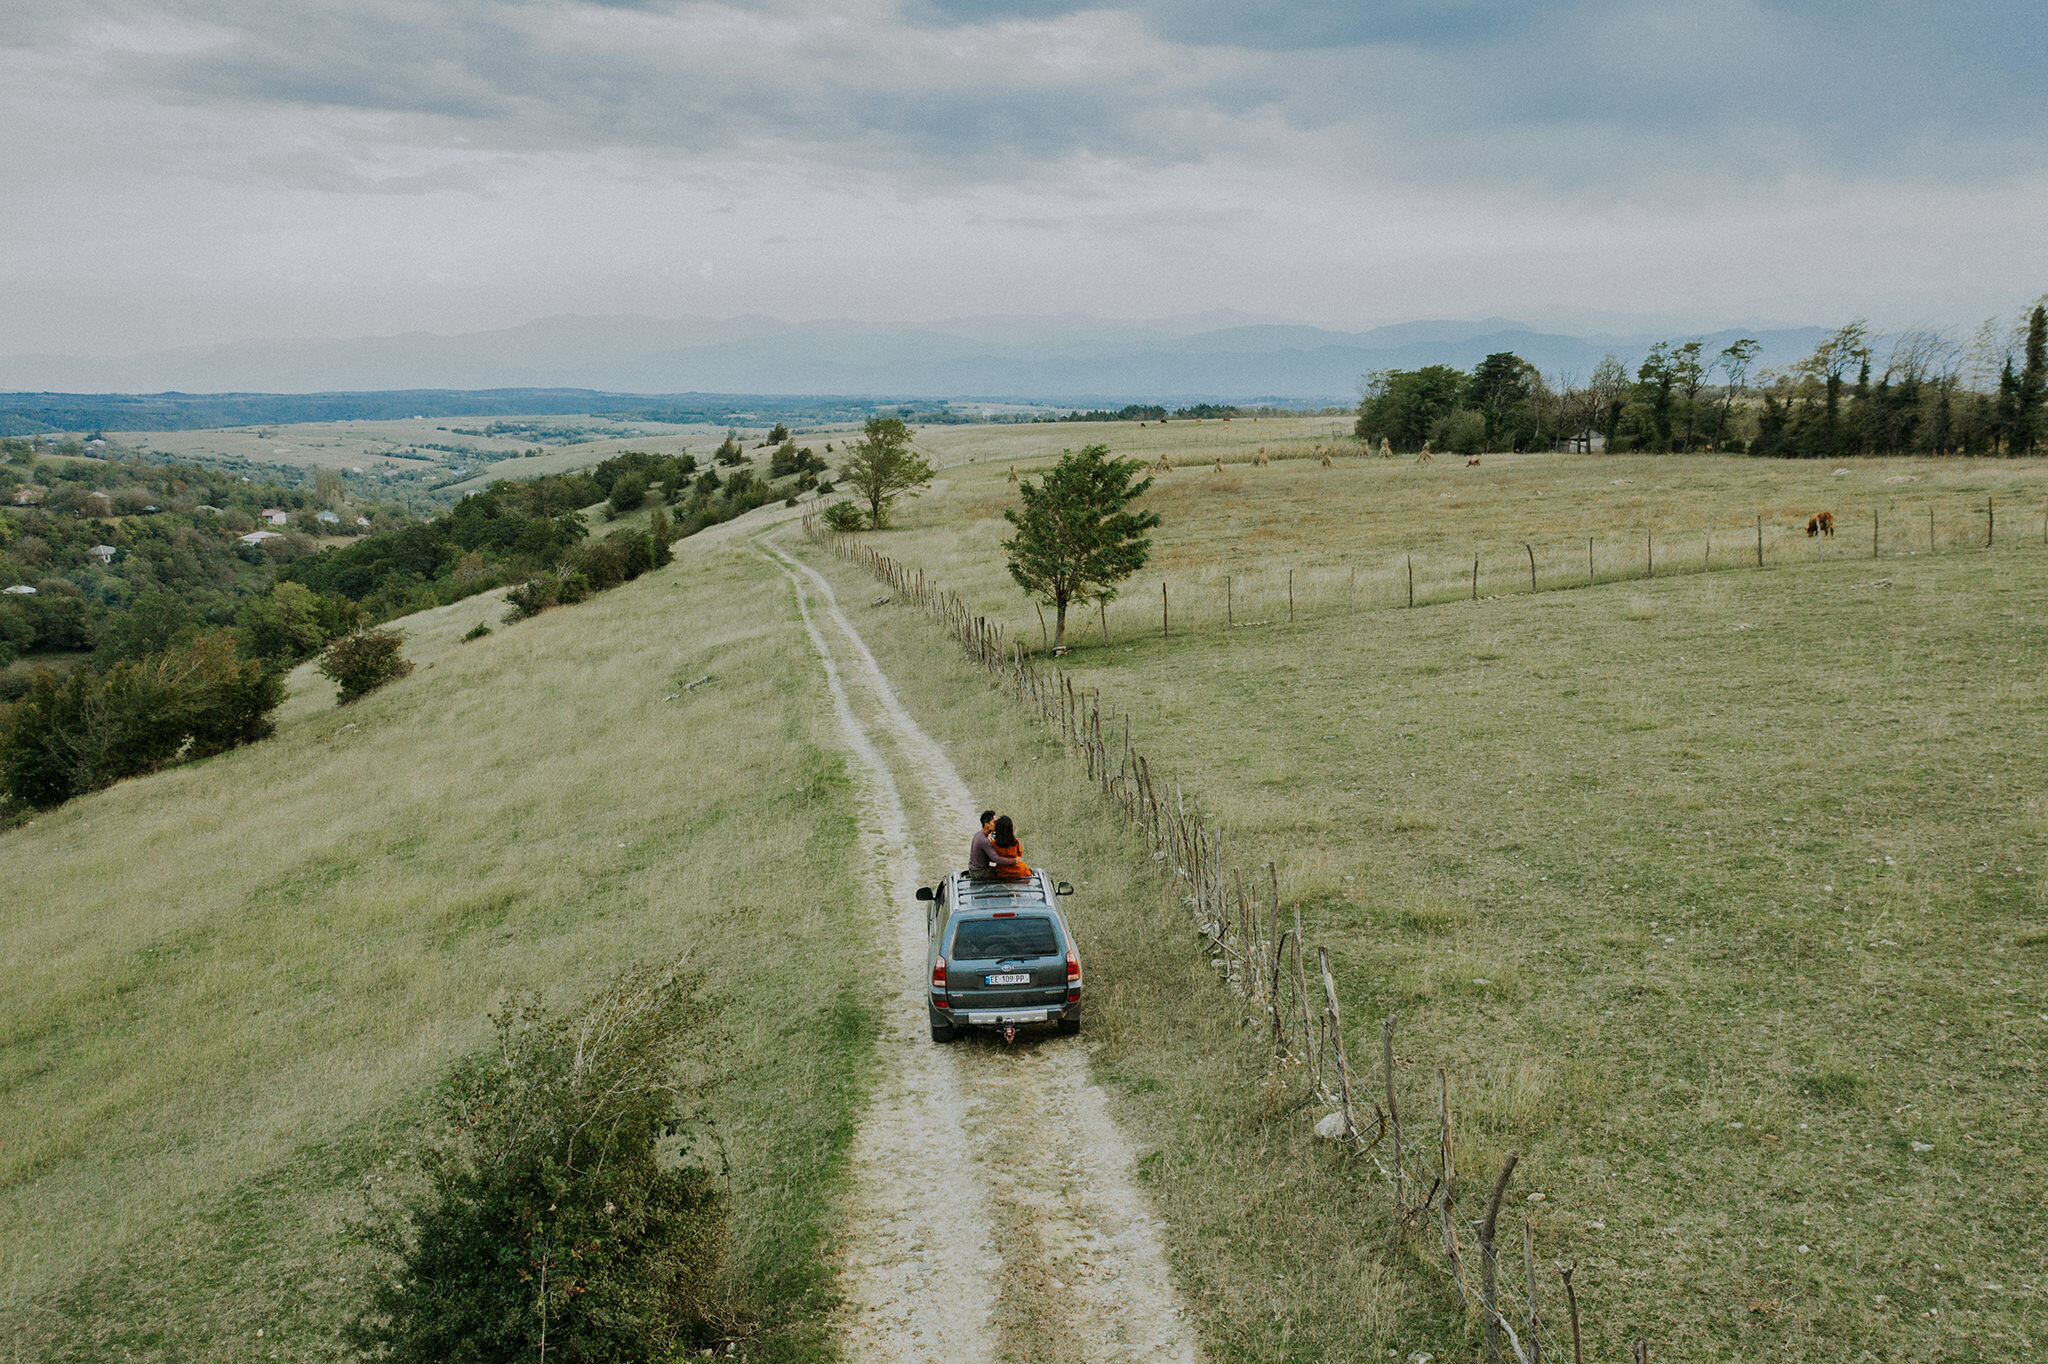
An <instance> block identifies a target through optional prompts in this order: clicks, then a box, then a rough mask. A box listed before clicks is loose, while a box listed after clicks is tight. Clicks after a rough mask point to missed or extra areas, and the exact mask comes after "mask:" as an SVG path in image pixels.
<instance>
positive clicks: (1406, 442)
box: [1353, 365, 1469, 450]
mask: <svg viewBox="0 0 2048 1364" xmlns="http://www.w3.org/2000/svg"><path fill="white" fill-rule="evenodd" d="M1468 383H1469V381H1468V380H1467V379H1466V377H1465V375H1464V374H1462V373H1461V372H1459V371H1458V370H1455V369H1452V368H1451V367H1450V366H1449V365H1424V366H1423V367H1422V368H1421V369H1415V370H1402V369H1381V370H1374V371H1373V372H1372V373H1370V374H1368V375H1366V376H1365V385H1364V397H1363V399H1362V400H1361V401H1360V403H1359V404H1358V421H1357V423H1356V424H1355V426H1354V427H1353V430H1354V432H1355V433H1356V434H1357V436H1358V437H1359V439H1361V440H1366V439H1370V438H1372V437H1375V436H1385V437H1387V438H1388V439H1389V440H1391V441H1392V442H1393V443H1394V448H1395V449H1397V450H1420V449H1421V448H1422V443H1423V442H1424V441H1425V440H1428V439H1429V438H1430V432H1431V430H1432V429H1433V428H1434V427H1435V426H1436V424H1437V422H1438V421H1440V420H1442V419H1443V418H1444V417H1447V416H1449V415H1450V414H1451V413H1453V412H1455V411H1457V410H1458V409H1459V408H1461V407H1463V406H1465V399H1466V391H1467V386H1468Z"/></svg>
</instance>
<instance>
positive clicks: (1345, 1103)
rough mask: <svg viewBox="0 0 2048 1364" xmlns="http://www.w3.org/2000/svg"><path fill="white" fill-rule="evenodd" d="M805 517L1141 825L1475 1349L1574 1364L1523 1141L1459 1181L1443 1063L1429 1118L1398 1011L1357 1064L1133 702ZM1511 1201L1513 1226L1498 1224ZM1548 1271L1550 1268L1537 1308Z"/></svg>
mask: <svg viewBox="0 0 2048 1364" xmlns="http://www.w3.org/2000/svg"><path fill="white" fill-rule="evenodd" d="M804 530H805V533H806V534H808V535H809V536H810V537H811V539H812V540H813V541H815V542H817V543H818V544H820V545H822V546H823V547H825V548H827V549H829V550H830V551H831V552H832V553H834V554H836V555H838V556H839V557H840V558H842V559H845V560H846V561H848V562H850V563H853V564H856V565H858V566H860V567H862V568H865V569H867V570H868V571H869V572H870V573H872V574H873V575H874V576H875V577H876V578H877V579H879V580H880V581H881V582H882V583H884V584H885V585H886V586H887V587H888V588H889V589H890V591H891V594H892V596H893V597H894V598H895V599H896V600H898V601H900V602H902V603H903V604H905V605H909V606H912V607H915V608H916V609H917V610H919V611H921V612H922V613H924V614H925V615H926V616H927V617H928V618H929V619H930V620H931V621H932V623H933V624H935V625H937V626H938V627H939V628H940V629H942V630H944V631H945V632H946V633H947V634H949V635H950V636H952V637H953V639H955V640H956V641H958V643H959V644H960V647H961V649H962V651H963V652H964V653H965V655H966V657H967V659H968V660H969V662H971V663H973V664H974V665H975V666H976V667H978V668H980V669H981V670H982V671H983V672H984V673H986V674H987V675H988V676H989V678H990V679H991V681H992V682H993V683H994V684H995V685H996V686H997V687H998V688H999V689H1001V690H1002V691H1004V692H1006V693H1008V694H1009V695H1010V696H1011V698H1012V699H1013V700H1014V701H1016V702H1017V703H1018V704H1019V705H1020V706H1022V707H1023V708H1024V709H1025V710H1026V711H1027V712H1028V713H1029V714H1030V715H1031V716H1032V717H1033V718H1034V719H1035V720H1036V721H1038V722H1039V723H1040V724H1041V725H1043V726H1045V727H1046V728H1047V729H1048V730H1050V731H1051V732H1052V733H1053V734H1054V735H1056V736H1057V737H1058V738H1059V739H1060V740H1061V742H1062V743H1063V744H1065V745H1066V747H1067V748H1069V749H1070V750H1072V751H1074V752H1076V753H1078V754H1079V755H1080V756H1081V758H1082V760H1083V761H1084V763H1085V765H1086V770H1087V776H1088V780H1089V782H1090V783H1091V784H1092V785H1093V786H1094V787H1095V788H1096V791H1097V793H1098V794H1099V796H1100V797H1101V799H1102V800H1103V801H1104V802H1105V803H1106V804H1107V805H1108V806H1109V807H1110V808H1111V809H1113V810H1115V811H1116V812H1117V813H1118V815H1119V816H1120V817H1121V818H1122V819H1123V821H1124V822H1125V823H1126V824H1127V825H1128V826H1130V827H1131V828H1133V829H1136V830H1137V831H1139V832H1140V833H1142V834H1143V835H1144V836H1145V837H1146V839H1147V840H1148V841H1149V842H1150V843H1151V845H1152V848H1153V857H1154V860H1155V861H1156V862H1157V863H1158V864H1159V866H1160V869H1161V871H1162V872H1163V873H1164V874H1165V875H1167V876H1168V877H1170V878H1171V879H1172V881H1173V883H1174V884H1175V885H1176V887H1177V888H1178V889H1179V890H1180V891H1181V894H1182V902H1183V904H1184V905H1185V906H1186V907H1187V909H1188V911H1189V914H1190V916H1191V917H1192V919H1193V922H1194V926H1195V928H1196V930H1197V931H1198V932H1199V933H1200V934H1201V936H1202V938H1203V939H1204V941H1205V942H1206V943H1207V944H1208V947H1209V949H1210V953H1211V960H1212V962H1213V963H1214V964H1215V966H1216V967H1217V970H1218V972H1219V974H1220V976H1221V978H1222V980H1223V981H1224V983H1225V984H1226V985H1227V986H1228V988H1229V992H1230V995H1231V997H1232V998H1233V999H1234V1000H1235V1001H1236V1007H1238V1008H1239V1009H1240V1010H1241V1011H1242V1013H1243V1015H1244V1017H1245V1018H1246V1020H1247V1021H1248V1022H1250V1023H1253V1024H1255V1025H1256V1026H1257V1028H1258V1030H1259V1033H1260V1036H1261V1037H1262V1039H1263V1045H1266V1046H1270V1048H1271V1052H1272V1061H1273V1066H1274V1068H1275V1070H1276V1071H1277V1072H1279V1073H1281V1074H1283V1075H1285V1076H1288V1077H1299V1080H1300V1083H1301V1086H1302V1091H1301V1099H1302V1102H1303V1103H1304V1104H1305V1105H1320V1106H1321V1107H1322V1108H1323V1109H1324V1110H1325V1112H1324V1116H1323V1117H1322V1118H1321V1120H1320V1121H1319V1122H1318V1123H1317V1124H1316V1132H1317V1135H1318V1136H1320V1137H1322V1138H1324V1139H1326V1140H1328V1141H1330V1142H1332V1143H1334V1144H1335V1145H1336V1146H1337V1147H1338V1149H1340V1150H1342V1151H1344V1152H1345V1153H1346V1154H1347V1155H1348V1156H1350V1157H1351V1158H1353V1159H1357V1160H1361V1161H1365V1162H1369V1163H1370V1164H1371V1166H1372V1167H1373V1168H1374V1169H1376V1170H1377V1171H1378V1173H1379V1175H1380V1176H1381V1180H1382V1182H1383V1183H1384V1184H1385V1186H1386V1188H1387V1191H1388V1194H1389V1205H1388V1209H1387V1213H1388V1217H1389V1219H1390V1221H1391V1224H1392V1226H1393V1228H1394V1229H1395V1230H1396V1231H1397V1232H1398V1233H1400V1234H1401V1235H1403V1236H1406V1237H1409V1238H1411V1239H1412V1240H1414V1241H1415V1242H1416V1243H1417V1244H1418V1245H1419V1246H1420V1247H1421V1248H1422V1249H1424V1250H1425V1251H1426V1252H1427V1253H1428V1259H1429V1262H1430V1263H1432V1264H1433V1265H1435V1266H1436V1268H1438V1269H1439V1270H1440V1271H1442V1273H1443V1274H1444V1275H1445V1277H1446V1278H1447V1279H1448V1281H1449V1283H1450V1285H1451V1287H1452V1289H1453V1291H1454V1292H1455V1293H1456V1294H1457V1296H1458V1298H1459V1300H1460V1301H1461V1302H1462V1303H1464V1304H1465V1306H1466V1308H1467V1309H1468V1310H1469V1311H1471V1312H1472V1313H1474V1314H1475V1315H1476V1317H1477V1319H1478V1321H1479V1324H1480V1326H1481V1329H1482V1330H1483V1332H1484V1336H1485V1349H1486V1359H1487V1361H1488V1364H1502V1362H1503V1361H1505V1360H1507V1359H1510V1358H1511V1359H1513V1360H1515V1361H1517V1364H1542V1360H1543V1359H1544V1357H1545V1356H1546V1355H1548V1356H1549V1357H1551V1358H1553V1359H1564V1358H1569V1359H1570V1360H1571V1361H1572V1364H1583V1360H1584V1351H1583V1345H1582V1334H1583V1333H1582V1322H1581V1315H1580V1302H1579V1292H1578V1285H1577V1284H1576V1283H1575V1282H1574V1278H1573V1275H1574V1272H1575V1271H1576V1269H1577V1262H1576V1261H1573V1262H1570V1263H1567V1262H1563V1261H1551V1262H1550V1264H1549V1266H1548V1267H1547V1268H1548V1270H1549V1274H1539V1273H1538V1269H1537V1254H1536V1226H1535V1222H1534V1214H1533V1212H1532V1211H1531V1208H1530V1205H1528V1204H1527V1203H1519V1204H1509V1203H1508V1202H1507V1192H1508V1189H1509V1186H1510V1184H1511V1182H1512V1181H1513V1178H1514V1175H1515V1172H1516V1169H1517V1168H1518V1167H1519V1164H1520V1161H1521V1155H1520V1152H1519V1151H1514V1150H1511V1151H1509V1152H1507V1153H1506V1155H1505V1157H1504V1158H1503V1159H1502V1162H1501V1165H1500V1168H1499V1170H1497V1171H1495V1172H1493V1173H1492V1175H1491V1176H1490V1178H1489V1177H1481V1178H1480V1179H1479V1180H1478V1181H1477V1182H1476V1183H1472V1184H1469V1185H1468V1183H1467V1182H1466V1179H1465V1177H1464V1176H1463V1175H1462V1174H1461V1173H1460V1171H1459V1169H1458V1163H1457V1142H1456V1132H1457V1124H1456V1120H1455V1115H1454V1111H1453V1105H1452V1097H1451V1091H1452V1079H1451V1076H1450V1074H1449V1071H1448V1070H1447V1069H1446V1068H1445V1067H1442V1066H1438V1067H1436V1068H1435V1070H1436V1075H1435V1085H1434V1087H1433V1093H1432V1094H1431V1095H1429V1096H1425V1109H1424V1111H1425V1112H1426V1113H1427V1114H1428V1116H1427V1117H1426V1118H1425V1119H1424V1121H1423V1122H1422V1123H1420V1124H1416V1123H1414V1122H1412V1121H1410V1122H1406V1123H1404V1120H1403V1116H1402V1115H1403V1112H1404V1101H1403V1097H1402V1093H1401V1088H1402V1086H1401V1084H1400V1078H1399V1075H1398V1073H1397V1070H1396V1066H1395V1054H1394V1037H1395V1028H1396V1022H1397V1020H1396V1019H1395V1017H1394V1016H1392V1015H1389V1016H1388V1017H1386V1018H1384V1019H1382V1020H1380V1024H1379V1028H1378V1034H1379V1035H1378V1037H1377V1039H1375V1040H1376V1041H1377V1044H1378V1046H1377V1051H1378V1056H1377V1058H1376V1059H1375V1061H1374V1062H1369V1063H1367V1066H1366V1068H1365V1069H1363V1070H1361V1069H1359V1068H1357V1067H1355V1066H1354V1065H1353V1063H1352V1061H1351V1059H1350V1057H1351V1048H1350V1047H1349V1046H1347V1036H1346V1025H1345V1022H1344V1017H1343V1009H1342V1005H1341V1002H1340V1000H1339V998H1338V991H1337V984H1336V978H1335V976H1334V975H1333V974H1332V972H1331V969H1330V953H1329V949H1328V948H1327V947H1323V946H1317V947H1315V948H1313V949H1311V948H1310V947H1309V946H1308V945H1307V941H1306V937H1305V933H1304V929H1303V927H1302V922H1301V906H1300V905H1299V904H1295V905H1292V906H1286V907H1283V905H1282V903H1281V896H1280V879H1279V872H1278V870H1277V868H1276V867H1275V866H1274V864H1273V863H1271V862H1268V863H1265V864H1263V865H1262V866H1261V867H1260V869H1259V871H1258V872H1256V873H1254V874H1253V876H1252V877H1251V878H1250V880H1249V881H1247V878H1246V877H1245V875H1244V873H1243V871H1242V869H1241V868H1239V867H1236V866H1229V865H1227V864H1226V861H1225V857H1224V832H1223V829H1222V828H1221V826H1220V825H1218V824H1216V823H1214V822H1213V821H1211V820H1210V819H1209V818H1208V817H1207V816H1206V815H1205V814H1204V813H1203V811H1202V808H1201V803H1200V801H1199V800H1198V799H1194V798H1190V797H1189V796H1188V795H1187V794H1186V793H1185V792H1184V791H1183V790H1182V789H1181V786H1180V783H1179V782H1177V781H1173V780H1171V779H1169V778H1167V777H1166V776H1164V775H1163V774H1160V773H1157V772H1155V770H1154V768H1153V765H1152V763H1151V762H1150V760H1149V759H1147V757H1146V756H1145V755H1144V753H1143V752H1141V751H1140V750H1139V749H1138V748H1137V746H1136V745H1135V743H1134V741H1133V739H1132V728H1131V716H1130V714H1129V713H1128V712H1125V711H1119V710H1118V709H1117V708H1116V706H1115V705H1114V704H1111V705H1110V706H1109V707H1108V708H1107V709H1105V707H1104V702H1103V698H1102V693H1101V691H1100V689H1083V688H1077V687H1076V686H1075V685H1074V681H1073V678H1072V677H1071V676H1069V675H1068V674H1067V673H1066V672H1065V671H1064V670H1062V669H1061V668H1059V667H1058V666H1057V664H1051V665H1045V664H1041V663H1039V662H1037V661H1036V660H1035V659H1033V658H1032V657H1030V656H1029V655H1027V654H1026V652H1025V650H1024V647H1023V645H1022V644H1021V643H1020V642H1019V641H1018V640H1017V639H1016V638H1014V636H1013V635H1012V634H1010V633H1009V632H1008V631H1006V630H1005V629H1004V628H1003V627H1002V626H1001V625H998V624H996V623H994V622H991V621H990V620H988V618H987V617H985V616H980V615H976V614H974V613H973V612H972V611H970V610H969V609H968V608H967V606H966V605H965V604H964V603H963V602H962V601H961V600H960V598H959V597H958V596H957V595H955V594H953V593H951V592H948V591H947V590H945V589H944V588H943V587H941V586H940V585H939V584H937V583H935V582H932V581H930V580H928V579H927V578H926V576H925V574H924V572H923V570H921V569H916V568H911V567H909V566H907V565H905V564H902V563H900V562H898V561H897V560H895V559H892V558H890V557H888V556H887V555H884V554H881V553H880V552H878V551H876V550H874V549H871V548H869V547H868V546H866V545H864V544H861V543H860V542H859V541H858V539H856V538H855V537H853V536H850V535H842V534H838V533H835V532H832V531H829V530H827V529H825V528H824V527H823V526H822V525H821V524H819V523H818V522H816V521H815V519H813V518H810V517H806V518H805V520H804ZM1311 962H1313V975H1311V968H1310V963H1311ZM1355 1036H1356V1034H1355V1033H1354V1034H1353V1038H1354V1039H1355ZM1289 1082H1290V1083H1292V1079H1291V1078H1290V1081H1289ZM1510 1208H1512V1209H1514V1211H1515V1214H1517V1215H1516V1216H1514V1217H1513V1219H1512V1220H1513V1221H1514V1222H1516V1223H1518V1225H1519V1235H1517V1234H1515V1229H1514V1228H1512V1227H1505V1226H1504V1225H1503V1222H1502V1215H1503V1213H1504V1212H1506V1211H1507V1210H1508V1209H1510ZM1549 1275H1554V1276H1555V1278H1556V1281H1557V1282H1556V1285H1555V1287H1554V1288H1552V1289H1551V1291H1550V1293H1549V1295H1548V1303H1549V1305H1548V1306H1546V1305H1545V1304H1546V1295H1545V1292H1544V1285H1545V1284H1546V1283H1547V1282H1548V1281H1549ZM1560 1299H1561V1305H1560ZM1553 1312H1554V1313H1555V1317H1554V1318H1553V1316H1552V1313H1553ZM1566 1350H1569V1351H1570V1354H1569V1355H1568V1356H1567V1355H1566V1354H1565V1353H1564V1352H1565V1351H1566ZM1630 1358H1631V1360H1632V1361H1635V1362H1636V1364H1643V1362H1645V1361H1647V1360H1648V1359H1649V1343H1648V1341H1647V1340H1645V1339H1641V1338H1638V1339H1636V1340H1635V1341H1634V1342H1633V1344H1632V1347H1631V1354H1630Z"/></svg>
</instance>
